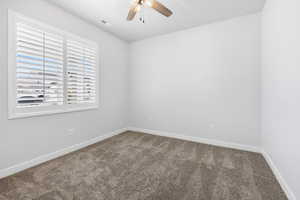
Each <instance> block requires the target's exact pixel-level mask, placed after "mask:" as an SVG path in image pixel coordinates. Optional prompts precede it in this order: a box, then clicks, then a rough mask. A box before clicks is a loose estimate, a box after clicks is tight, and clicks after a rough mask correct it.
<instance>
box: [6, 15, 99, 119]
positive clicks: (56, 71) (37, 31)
mask: <svg viewBox="0 0 300 200" xmlns="http://www.w3.org/2000/svg"><path fill="white" fill-rule="evenodd" d="M8 25H9V29H8V30H9V40H8V55H9V58H8V60H9V64H8V72H9V78H8V79H9V80H8V81H9V82H8V92H9V99H8V102H9V118H18V117H27V116H34V115H43V114H51V113H60V112H69V111H76V110H85V109H92V108H97V107H98V90H97V88H98V59H97V55H98V54H97V52H98V51H97V45H96V44H95V43H94V42H90V41H87V40H85V39H82V38H80V37H78V36H74V35H73V34H70V33H66V32H63V31H61V30H57V29H55V28H52V27H50V26H48V25H45V24H42V23H40V22H37V21H35V20H32V19H28V18H26V17H23V16H21V15H19V14H16V13H14V12H11V11H10V12H9V23H8Z"/></svg>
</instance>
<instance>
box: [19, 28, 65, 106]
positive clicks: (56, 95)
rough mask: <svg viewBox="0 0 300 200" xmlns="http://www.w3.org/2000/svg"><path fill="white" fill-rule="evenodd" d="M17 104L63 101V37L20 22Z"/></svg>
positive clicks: (44, 104) (57, 103)
mask: <svg viewBox="0 0 300 200" xmlns="http://www.w3.org/2000/svg"><path fill="white" fill-rule="evenodd" d="M16 31H17V33H16V87H17V88H16V93H17V94H16V98H17V99H16V100H17V107H28V106H47V105H61V104H63V38H62V37H61V36H59V35H54V34H51V33H48V32H45V31H42V30H39V29H36V28H34V27H31V26H30V25H26V24H24V23H17V26H16Z"/></svg>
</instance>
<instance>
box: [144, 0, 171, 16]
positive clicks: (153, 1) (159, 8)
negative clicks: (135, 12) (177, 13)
mask: <svg viewBox="0 0 300 200" xmlns="http://www.w3.org/2000/svg"><path fill="white" fill-rule="evenodd" d="M149 2H150V4H151V7H152V8H153V9H155V10H156V11H158V12H159V13H161V14H162V15H164V16H166V17H169V16H171V15H172V14H173V12H172V11H171V10H170V9H168V8H167V7H166V6H164V5H163V4H161V3H159V2H158V1H156V0H149Z"/></svg>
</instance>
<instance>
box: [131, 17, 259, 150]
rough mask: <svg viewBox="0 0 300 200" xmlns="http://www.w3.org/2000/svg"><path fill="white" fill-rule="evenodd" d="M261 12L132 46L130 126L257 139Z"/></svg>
mask: <svg viewBox="0 0 300 200" xmlns="http://www.w3.org/2000/svg"><path fill="white" fill-rule="evenodd" d="M260 20H261V18H260V15H259V14H255V15H250V16H245V17H240V18H235V19H232V20H228V21H224V22H220V23H214V24H209V25H206V26H201V27H197V28H193V29H189V30H184V31H180V32H176V33H172V34H168V35H163V36H159V37H155V38H151V39H146V40H143V41H138V42H135V43H133V44H131V46H130V84H129V87H130V103H131V104H130V107H131V112H130V113H131V119H130V124H129V125H130V126H132V127H138V128H143V129H151V130H159V131H166V132H171V133H177V134H182V135H188V136H192V137H201V138H207V139H214V140H221V141H226V142H234V143H239V144H246V145H253V146H258V145H259V144H260V53H261V52H260V49H261V45H260V36H261V29H260V26H261V24H260Z"/></svg>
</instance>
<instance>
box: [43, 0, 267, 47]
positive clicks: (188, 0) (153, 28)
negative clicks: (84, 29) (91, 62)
mask: <svg viewBox="0 0 300 200" xmlns="http://www.w3.org/2000/svg"><path fill="white" fill-rule="evenodd" d="M47 1H49V2H51V3H54V4H55V5H58V6H59V7H61V8H63V9H65V10H66V11H68V12H71V13H73V14H75V15H77V16H79V17H81V18H83V19H85V20H87V21H89V22H91V23H93V24H95V25H97V26H99V27H100V28H102V29H104V30H106V31H108V32H110V33H112V34H114V35H116V36H118V37H119V38H121V39H123V40H126V41H136V40H141V39H144V38H147V37H151V36H155V35H160V34H165V33H170V32H174V31H178V30H182V29H186V28H191V27H195V26H200V25H203V24H207V23H211V22H214V21H219V20H224V19H229V18H232V17H237V16H242V15H247V14H251V13H255V12H259V11H261V10H262V8H263V6H264V3H265V0H160V2H161V3H163V4H164V5H166V6H167V7H168V8H170V9H171V10H172V11H173V13H174V14H173V15H172V16H171V17H169V18H167V17H164V16H162V15H160V14H159V13H157V12H156V11H154V10H153V9H151V8H144V9H142V12H143V16H144V18H145V24H143V23H141V22H140V21H139V20H138V17H136V18H135V19H134V20H133V21H130V22H128V21H126V17H127V13H128V9H129V6H130V3H131V2H130V0H47ZM101 20H106V21H108V22H109V24H110V25H103V24H102V23H101Z"/></svg>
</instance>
